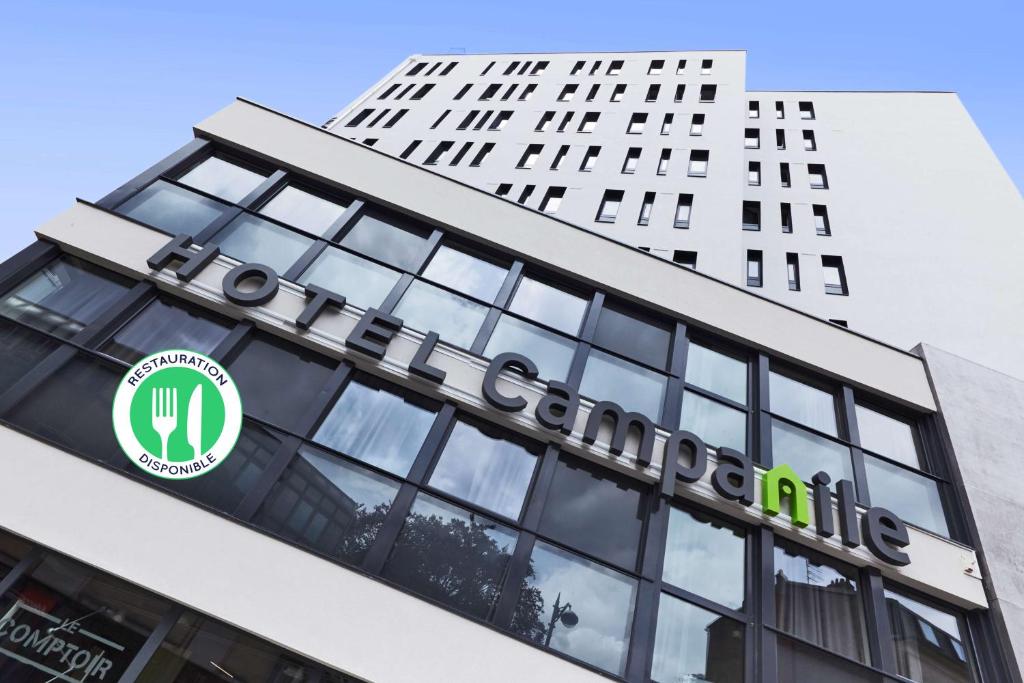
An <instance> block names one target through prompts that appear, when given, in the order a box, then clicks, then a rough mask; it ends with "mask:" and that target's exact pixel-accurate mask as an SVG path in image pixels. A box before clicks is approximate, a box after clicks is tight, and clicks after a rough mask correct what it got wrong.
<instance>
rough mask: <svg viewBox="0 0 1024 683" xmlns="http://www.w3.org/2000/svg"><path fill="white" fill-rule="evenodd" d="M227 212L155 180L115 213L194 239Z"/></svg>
mask: <svg viewBox="0 0 1024 683" xmlns="http://www.w3.org/2000/svg"><path fill="white" fill-rule="evenodd" d="M226 208H228V207H227V204H221V203H220V202H218V201H217V200H216V199H210V198H209V197H204V196H202V195H199V194H196V193H195V192H189V191H188V190H186V189H185V188H183V187H178V186H177V185H172V184H170V183H168V182H165V181H163V180H158V181H156V182H155V183H153V184H152V185H150V186H149V187H147V188H146V189H144V190H142V192H139V193H138V194H137V195H135V196H134V197H132V198H131V199H129V200H128V201H126V202H124V203H123V204H121V205H120V206H119V207H117V212H118V213H120V214H123V215H125V216H128V217H129V218H134V219H135V220H137V221H139V222H140V223H145V224H146V225H152V226H153V227H154V228H159V229H161V230H164V231H165V232H169V233H170V234H172V235H180V234H182V233H184V234H186V235H190V236H192V237H195V236H196V235H198V234H199V233H200V232H202V231H203V229H204V228H206V227H207V226H209V225H210V224H211V223H213V222H214V221H215V220H217V219H218V218H220V217H221V214H223V213H224V209H226Z"/></svg>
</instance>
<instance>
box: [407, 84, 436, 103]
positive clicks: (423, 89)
mask: <svg viewBox="0 0 1024 683" xmlns="http://www.w3.org/2000/svg"><path fill="white" fill-rule="evenodd" d="M433 89H434V84H433V83H427V84H426V85H421V86H420V87H419V89H418V90H417V91H416V92H414V93H413V94H412V97H410V98H409V99H412V100H422V99H423V98H424V97H426V95H427V93H429V92H430V91H431V90H433Z"/></svg>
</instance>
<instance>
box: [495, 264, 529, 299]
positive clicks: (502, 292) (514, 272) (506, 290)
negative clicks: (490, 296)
mask: <svg viewBox="0 0 1024 683" xmlns="http://www.w3.org/2000/svg"><path fill="white" fill-rule="evenodd" d="M522 274H523V262H522V261H519V260H516V261H513V262H512V266H511V267H510V268H509V269H508V273H507V274H506V275H505V281H504V282H502V283H501V289H499V290H498V293H497V294H496V295H495V297H494V305H495V306H497V307H498V308H503V309H504V308H508V306H509V304H510V303H512V295H513V294H514V293H515V291H516V286H517V285H518V284H519V278H520V276H521V275H522Z"/></svg>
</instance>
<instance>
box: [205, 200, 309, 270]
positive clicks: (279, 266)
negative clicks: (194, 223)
mask: <svg viewBox="0 0 1024 683" xmlns="http://www.w3.org/2000/svg"><path fill="white" fill-rule="evenodd" d="M210 241H211V242H213V243H214V244H219V245H220V248H221V251H223V252H224V254H225V255H227V256H230V257H231V258H234V259H238V260H239V261H242V262H243V263H262V264H263V265H265V266H270V267H271V268H273V269H274V270H275V271H276V272H277V274H278V275H284V274H285V272H287V271H288V269H289V268H290V267H291V266H292V264H293V263H295V262H296V261H298V260H299V257H300V256H302V255H303V254H305V253H306V250H307V249H309V247H310V246H311V245H312V244H313V240H311V239H310V238H308V237H306V236H305V235H300V234H299V233H297V232H293V231H291V230H289V229H288V228H282V227H281V226H280V225H275V224H274V223H271V222H270V221H265V220H263V219H261V218H257V217H256V216H249V215H246V214H242V215H241V216H239V217H238V218H236V219H235V220H233V221H231V222H230V223H228V224H227V225H226V226H225V227H224V229H223V230H220V231H218V232H217V234H216V235H214V236H213V239H211V240H210Z"/></svg>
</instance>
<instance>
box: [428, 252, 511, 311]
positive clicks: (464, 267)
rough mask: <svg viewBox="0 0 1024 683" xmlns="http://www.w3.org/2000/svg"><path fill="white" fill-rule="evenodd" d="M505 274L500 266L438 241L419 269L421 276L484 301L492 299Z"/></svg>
mask: <svg viewBox="0 0 1024 683" xmlns="http://www.w3.org/2000/svg"><path fill="white" fill-rule="evenodd" d="M507 274H508V268H505V267H504V266H499V265H497V264H494V263H491V262H490V261H485V260H483V259H481V258H477V257H476V256H471V255H469V254H467V253H466V252H464V251H459V250H458V249H452V248H451V247H449V246H446V245H441V247H440V248H439V249H438V250H437V253H436V254H434V256H433V258H431V259H430V263H428V264H427V267H426V269H425V270H424V271H423V277H425V278H427V279H429V280H433V281H434V282H437V283H440V284H442V285H445V286H446V287H451V288H452V289H455V290H458V291H460V292H462V293H463V294H468V295H469V296H471V297H475V298H477V299H480V300H481V301H486V302H487V303H493V302H494V297H495V296H496V295H497V294H498V290H499V289H501V285H502V283H503V282H504V281H505V276H506V275H507Z"/></svg>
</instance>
